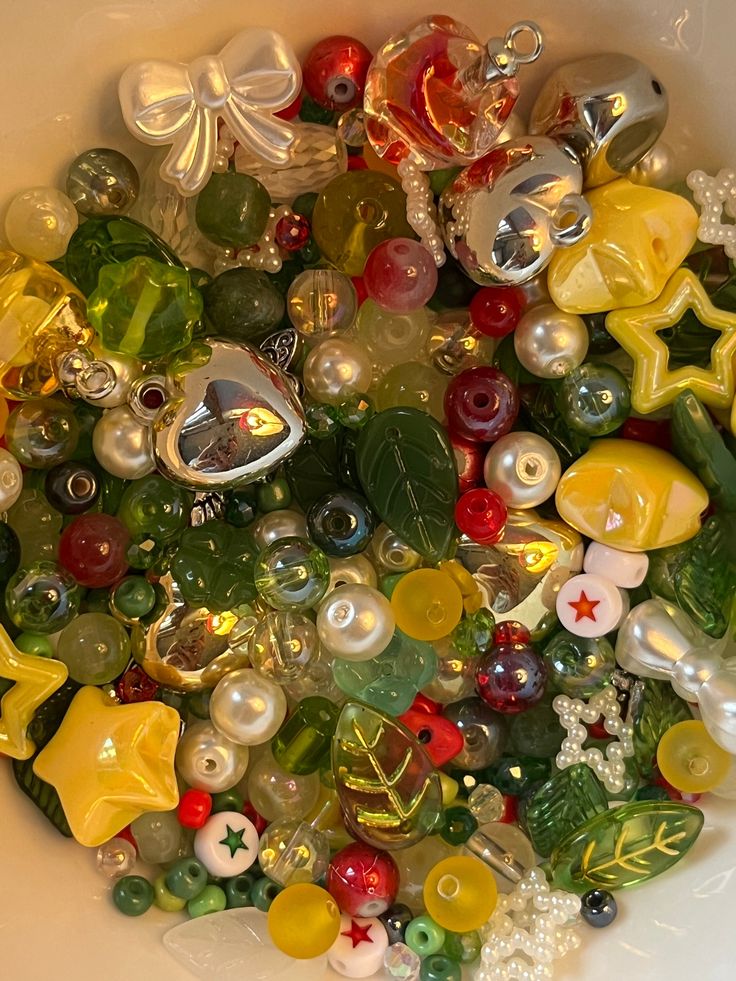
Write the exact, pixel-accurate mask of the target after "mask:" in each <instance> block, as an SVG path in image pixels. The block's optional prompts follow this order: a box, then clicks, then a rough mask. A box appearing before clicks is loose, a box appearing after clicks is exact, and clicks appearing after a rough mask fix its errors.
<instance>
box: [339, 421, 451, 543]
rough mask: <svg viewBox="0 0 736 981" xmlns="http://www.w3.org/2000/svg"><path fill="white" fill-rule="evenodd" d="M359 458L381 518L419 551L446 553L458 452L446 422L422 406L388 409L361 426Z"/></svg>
mask: <svg viewBox="0 0 736 981" xmlns="http://www.w3.org/2000/svg"><path fill="white" fill-rule="evenodd" d="M356 461H357V466H358V476H359V478H360V482H361V484H362V486H363V490H364V492H365V495H366V497H367V498H368V501H369V503H370V504H371V505H372V506H373V508H374V509H375V511H376V512H377V513H378V514H379V515H380V517H381V520H382V521H384V522H385V523H386V524H387V525H388V526H389V528H391V529H392V530H393V531H395V532H396V533H397V534H398V535H400V536H401V538H402V539H403V540H404V541H405V542H406V543H407V545H411V547H412V548H414V549H415V550H416V551H417V552H419V554H420V555H423V556H424V557H425V558H427V559H429V560H431V561H433V562H437V561H439V559H441V558H443V557H444V556H445V555H446V554H447V552H448V551H449V548H450V543H451V542H452V540H453V538H454V536H455V533H456V526H455V518H454V508H455V500H456V497H457V471H456V468H455V458H454V454H453V451H452V448H451V446H450V443H449V440H448V437H447V433H446V432H445V430H444V429H443V427H442V426H440V424H439V423H438V422H436V421H435V420H434V419H433V418H432V417H431V416H429V415H427V413H425V412H422V411H420V410H419V409H412V408H402V407H400V408H394V409H386V410H385V411H384V412H379V413H377V414H376V415H375V416H373V418H372V419H369V421H368V422H367V424H366V425H365V427H364V428H363V429H362V430H361V431H360V435H359V437H358V442H357V447H356Z"/></svg>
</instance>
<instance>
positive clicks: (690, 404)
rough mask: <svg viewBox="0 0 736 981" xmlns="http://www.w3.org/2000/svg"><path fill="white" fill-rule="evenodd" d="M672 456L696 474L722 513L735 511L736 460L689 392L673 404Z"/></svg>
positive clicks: (706, 413)
mask: <svg viewBox="0 0 736 981" xmlns="http://www.w3.org/2000/svg"><path fill="white" fill-rule="evenodd" d="M671 434H672V452H673V453H674V455H675V456H676V457H677V458H678V459H679V460H681V461H682V462H683V463H684V464H685V466H686V467H689V469H690V470H692V471H693V473H695V474H697V475H698V477H699V478H700V480H701V482H702V483H703V484H704V485H705V489H706V490H707V491H708V494H709V495H710V497H711V499H712V500H713V502H714V503H715V504H716V505H717V506H718V508H719V509H720V510H724V511H736V458H735V457H734V455H733V454H732V453H731V452H730V450H729V449H728V447H727V446H726V444H725V442H724V441H723V437H722V436H721V434H720V433H719V432H718V430H717V429H716V427H715V426H714V424H713V421H712V420H711V417H710V415H709V414H708V410H707V409H706V408H705V406H704V405H703V403H702V402H701V401H700V399H698V398H697V396H696V395H694V394H693V392H691V391H690V390H689V389H688V390H686V391H684V392H682V393H681V394H680V395H678V396H677V398H676V399H675V401H674V402H673V404H672V421H671Z"/></svg>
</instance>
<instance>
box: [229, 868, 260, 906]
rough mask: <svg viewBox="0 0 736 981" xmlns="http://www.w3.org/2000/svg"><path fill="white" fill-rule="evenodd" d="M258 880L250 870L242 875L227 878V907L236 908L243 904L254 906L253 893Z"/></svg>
mask: <svg viewBox="0 0 736 981" xmlns="http://www.w3.org/2000/svg"><path fill="white" fill-rule="evenodd" d="M256 881H257V880H256V877H255V876H254V875H252V874H251V873H250V872H243V874H242V875H234V876H233V877H232V878H231V879H225V895H226V897H227V908H228V909H236V908H239V907H242V906H252V905H253V899H252V896H251V893H252V891H253V885H254V883H255V882H256Z"/></svg>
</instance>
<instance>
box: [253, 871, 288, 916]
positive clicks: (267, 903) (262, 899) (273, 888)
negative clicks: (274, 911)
mask: <svg viewBox="0 0 736 981" xmlns="http://www.w3.org/2000/svg"><path fill="white" fill-rule="evenodd" d="M281 889H282V887H281V886H280V885H279V884H278V883H277V882H274V881H273V880H272V879H267V878H266V877H265V876H264V877H263V878H262V879H257V880H256V882H254V883H253V888H252V889H251V891H250V898H251V900H252V903H253V905H254V906H255V907H256V909H259V910H261V912H263V913H267V912H268V911H269V909H270V907H271V903H272V902H273V901H274V899H276V897H277V896H278V894H279V893H280V892H281Z"/></svg>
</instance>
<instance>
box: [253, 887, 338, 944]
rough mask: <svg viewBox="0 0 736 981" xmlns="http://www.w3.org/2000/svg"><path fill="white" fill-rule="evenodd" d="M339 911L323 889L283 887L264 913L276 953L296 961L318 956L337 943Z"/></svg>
mask: <svg viewBox="0 0 736 981" xmlns="http://www.w3.org/2000/svg"><path fill="white" fill-rule="evenodd" d="M339 930H340V910H339V909H338V908H337V903H336V902H335V900H334V899H333V898H332V896H331V895H330V894H329V893H328V892H327V890H326V889H322V888H321V886H314V885H312V884H311V883H304V882H300V883H297V884H296V885H293V886H287V887H286V889H284V891H283V892H280V893H279V894H278V896H277V897H276V898H275V899H274V901H273V902H272V903H271V906H270V907H269V910H268V932H269V934H270V935H271V940H273V942H274V944H275V945H276V947H278V949H279V950H280V951H283V953H284V954H288V955H289V957H296V958H298V959H300V960H302V959H306V958H309V957H319V955H320V954H324V953H325V952H326V951H327V950H329V948H330V947H331V946H332V945H333V943H334V942H335V940H337V934H338V932H339Z"/></svg>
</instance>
